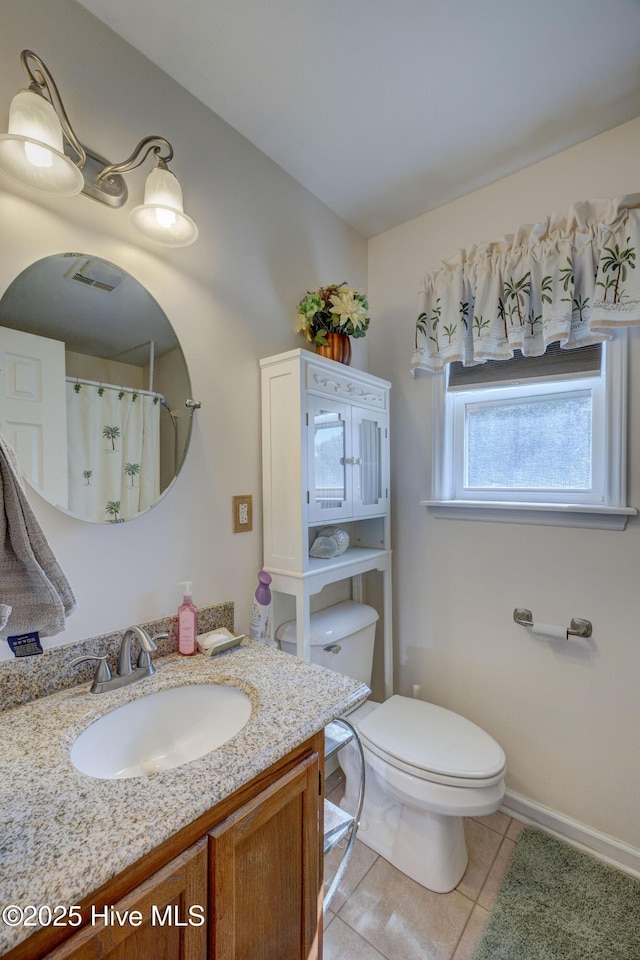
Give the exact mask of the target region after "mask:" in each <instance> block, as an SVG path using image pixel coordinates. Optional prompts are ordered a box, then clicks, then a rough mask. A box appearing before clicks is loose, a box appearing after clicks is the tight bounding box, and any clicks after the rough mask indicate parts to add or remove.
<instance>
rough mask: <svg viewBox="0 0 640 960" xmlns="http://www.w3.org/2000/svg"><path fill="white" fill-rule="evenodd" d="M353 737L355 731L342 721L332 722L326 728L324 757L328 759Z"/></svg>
mask: <svg viewBox="0 0 640 960" xmlns="http://www.w3.org/2000/svg"><path fill="white" fill-rule="evenodd" d="M352 739H353V733H352V732H351V730H349V729H348V727H345V726H343V724H341V723H335V722H334V723H330V724H328V725H327V726H326V727H325V728H324V758H325V760H328V759H329V757H332V756H333V755H334V753H337V751H338V750H339V749H340V747H344V745H345V743H349V740H352Z"/></svg>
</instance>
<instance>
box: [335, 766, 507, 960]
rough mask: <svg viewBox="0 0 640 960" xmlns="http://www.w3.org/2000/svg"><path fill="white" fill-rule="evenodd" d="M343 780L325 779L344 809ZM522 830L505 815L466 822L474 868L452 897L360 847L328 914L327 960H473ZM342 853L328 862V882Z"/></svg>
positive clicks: (338, 777) (339, 774)
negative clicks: (408, 875)
mask: <svg viewBox="0 0 640 960" xmlns="http://www.w3.org/2000/svg"><path fill="white" fill-rule="evenodd" d="M342 790H343V774H342V771H340V770H337V771H336V772H335V773H333V774H332V775H331V776H330V777H328V778H327V796H328V798H329V799H330V800H332V801H333V802H334V803H339V801H340V799H341V796H342ZM523 827H524V824H521V823H518V821H517V820H511V819H510V818H509V817H507V816H506V815H505V814H503V813H494V814H493V815H492V816H490V817H481V818H478V819H468V820H466V821H465V834H466V838H467V847H468V850H469V866H468V867H467V870H466V873H465V875H464V876H463V878H462V880H461V881H460V883H459V884H458V886H457V887H456V889H455V890H452V891H451V893H445V894H442V893H432V892H431V891H430V890H426V889H425V888H424V887H422V886H421V885H420V884H419V883H416V882H415V881H414V880H410V879H409V877H406V876H405V875H404V874H403V873H400V871H399V870H396V869H395V867H392V866H391V864H390V863H388V862H387V861H386V860H384V859H383V858H382V857H379V856H378V855H377V854H376V853H374V852H373V850H370V849H369V847H367V846H366V845H365V844H363V843H361V842H360V841H358V840H357V841H356V846H355V848H354V851H353V855H352V857H351V861H350V863H349V866H348V868H347V871H346V873H345V876H344V879H343V881H342V884H341V886H340V889H339V890H338V891H337V892H336V894H335V897H334V898H333V901H332V903H331V906H330V907H329V910H328V912H327V914H326V916H325V934H324V960H470V958H471V956H472V954H473V951H474V948H475V946H476V944H477V942H478V940H479V938H480V935H481V934H482V931H483V929H484V925H485V923H486V921H487V918H488V916H489V909H490V907H491V904H492V903H493V899H494V897H495V895H496V893H497V891H498V888H499V886H500V883H501V881H502V878H503V876H504V873H505V871H506V868H507V865H508V863H509V860H510V858H511V855H512V853H513V850H514V847H515V839H516V837H517V836H518V834H519V833H520V831H521V830H522V829H523ZM339 856H340V851H339V850H338V849H337V848H336V850H334V851H332V852H331V853H330V854H329V856H328V857H327V863H326V877H325V880H327V881H328V880H330V878H331V875H332V870H333V871H335V869H336V862H337V859H338V858H339Z"/></svg>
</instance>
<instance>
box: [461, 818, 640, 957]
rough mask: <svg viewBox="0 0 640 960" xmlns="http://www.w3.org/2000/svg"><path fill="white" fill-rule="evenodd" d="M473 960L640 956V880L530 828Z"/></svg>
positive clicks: (520, 838)
mask: <svg viewBox="0 0 640 960" xmlns="http://www.w3.org/2000/svg"><path fill="white" fill-rule="evenodd" d="M473 960H640V881H638V880H634V879H633V878H632V877H628V876H626V875H624V874H621V873H618V871H617V870H613V869H611V868H610V867H607V866H605V865H604V864H602V863H600V861H599V860H595V859H593V858H592V857H590V856H587V855H586V854H584V853H581V852H580V851H579V850H575V849H574V848H573V847H569V846H567V844H565V843H561V842H560V841H559V840H556V839H555V838H554V837H551V836H549V835H548V834H546V833H541V832H540V831H538V830H524V831H523V832H522V833H521V834H520V837H519V839H518V841H517V844H516V849H515V851H514V854H513V857H512V859H511V863H510V864H509V867H508V869H507V873H506V875H505V878H504V880H503V881H502V886H501V887H500V890H499V891H498V895H497V897H496V899H495V902H494V904H493V907H492V908H491V913H490V915H489V920H488V921H487V926H486V927H485V930H484V933H483V935H482V938H481V939H480V942H479V943H478V945H477V947H476V950H475V952H474V954H473Z"/></svg>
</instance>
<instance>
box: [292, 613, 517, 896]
mask: <svg viewBox="0 0 640 960" xmlns="http://www.w3.org/2000/svg"><path fill="white" fill-rule="evenodd" d="M377 619H378V615H377V613H376V611H375V610H374V609H373V608H372V607H370V606H367V605H366V604H360V603H356V602H355V601H353V600H346V601H343V602H342V603H338V604H336V605H335V606H333V607H327V608H326V609H325V610H321V611H319V612H318V613H314V614H312V616H311V659H312V661H313V662H314V663H320V664H321V665H322V666H325V667H328V668H330V669H332V670H336V671H338V672H339V673H344V674H346V675H347V676H351V677H354V679H357V680H360V681H362V682H363V683H366V684H367V685H370V683H371V667H372V662H373V646H374V638H375V625H376V621H377ZM295 630H296V625H295V621H291V622H289V623H286V624H283V625H282V626H281V627H280V628H279V629H278V631H277V634H276V636H277V637H278V639H279V641H280V646H281V648H282V650H284V651H286V652H287V653H292V654H294V655H295V653H296V633H295ZM348 720H349V721H350V722H351V723H352V724H353V725H354V727H355V728H356V730H357V731H358V734H359V736H360V740H361V743H362V747H363V751H364V756H365V797H364V806H363V809H362V817H361V820H360V829H359V831H358V838H359V839H360V840H362V841H363V842H364V843H366V844H367V846H369V847H371V849H372V850H374V851H375V852H376V853H379V854H380V855H381V856H383V857H384V858H385V860H388V861H389V862H390V863H392V864H393V865H394V866H395V867H397V868H398V869H399V870H401V871H402V872H403V873H404V874H406V875H407V876H409V877H411V878H412V879H413V880H416V881H417V882H418V883H420V884H422V886H424V887H427V888H428V889H429V890H433V891H435V892H436V893H447V892H448V891H450V890H453V889H454V888H455V887H456V886H457V885H458V883H459V882H460V880H461V878H462V875H463V874H464V872H465V870H466V867H467V862H468V854H467V848H466V843H465V838H464V826H463V823H464V821H463V818H464V817H480V816H486V815H488V814H490V813H494V812H495V811H496V810H497V809H498V807H499V806H500V803H501V802H502V798H503V796H504V776H505V756H504V752H503V750H502V748H501V747H500V745H499V744H498V743H496V741H495V740H494V739H493V738H492V737H491V736H489V734H488V733H486V732H485V731H484V730H482V729H481V728H480V727H478V726H477V725H476V724H475V723H472V722H471V721H470V720H467V719H465V718H464V717H462V716H460V715H459V714H457V713H454V712H453V711H451V710H446V709H445V708H444V707H438V706H436V705H435V704H433V703H427V702H426V701H424V700H416V699H411V698H409V697H401V696H397V695H394V696H392V697H390V698H389V699H388V700H386V701H385V702H384V703H375V702H373V701H371V700H367V701H366V702H365V703H364V704H362V705H361V706H360V707H358V708H357V709H356V710H354V711H353V712H352V713H350V714H349V715H348ZM338 760H339V763H340V766H341V767H342V769H343V771H344V773H345V778H346V786H345V795H344V799H343V801H342V805H343V806H344V807H345V809H347V810H350V811H353V810H354V809H355V808H356V802H357V796H358V791H359V786H360V762H359V755H358V751H357V747H356V746H355V744H353V743H350V744H347V745H346V746H345V747H343V748H342V749H341V750H340V752H339V754H338Z"/></svg>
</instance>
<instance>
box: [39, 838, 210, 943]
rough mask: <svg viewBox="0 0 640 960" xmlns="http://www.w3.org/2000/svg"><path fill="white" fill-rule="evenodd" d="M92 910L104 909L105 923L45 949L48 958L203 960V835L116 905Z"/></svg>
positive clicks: (204, 897) (205, 910)
mask: <svg viewBox="0 0 640 960" xmlns="http://www.w3.org/2000/svg"><path fill="white" fill-rule="evenodd" d="M95 909H96V911H98V914H100V913H102V912H103V911H104V910H107V911H108V917H109V922H108V923H105V922H104V921H98V922H96V923H94V924H93V925H91V926H86V927H84V929H82V930H80V931H79V932H78V933H76V934H74V935H73V936H71V937H70V938H69V939H68V940H67V941H65V943H63V944H62V946H60V947H58V948H57V949H55V950H53V951H52V952H51V953H48V954H47V960H132V958H134V957H135V960H203V958H204V957H206V955H207V926H206V912H207V841H206V838H203V839H202V840H200V841H198V843H195V844H194V845H193V846H192V847H190V848H189V849H188V850H185V852H184V853H182V854H180V856H179V857H176V859H175V860H172V861H171V863H168V864H167V866H166V867H163V868H162V870H159V871H158V872H157V873H156V874H154V875H153V876H152V877H150V878H149V879H148V880H146V881H145V882H144V883H141V884H140V886H139V887H136V888H135V890H132V891H131V893H130V894H128V895H127V896H126V897H123V898H122V899H121V900H119V901H118V902H117V903H115V904H113V905H111V906H109V907H96V908H95ZM134 911H137V913H135V912H134ZM138 914H140V920H139V918H138ZM118 918H120V922H119V921H118ZM123 920H124V922H122V921H123ZM138 923H139V925H138Z"/></svg>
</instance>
